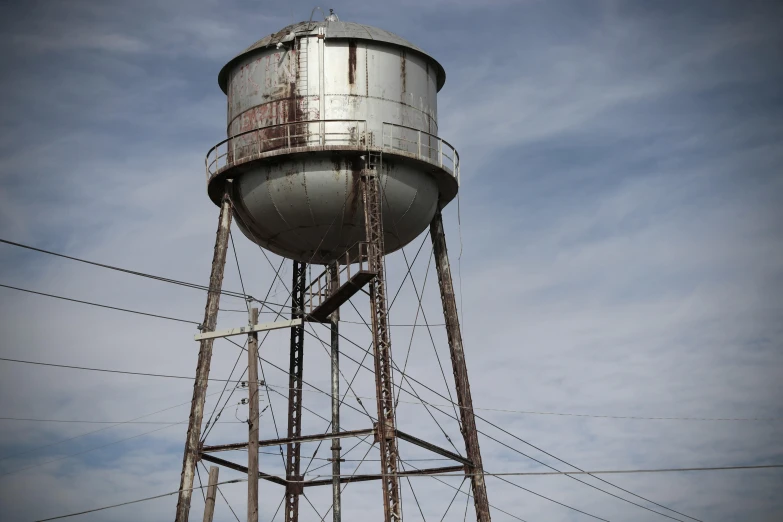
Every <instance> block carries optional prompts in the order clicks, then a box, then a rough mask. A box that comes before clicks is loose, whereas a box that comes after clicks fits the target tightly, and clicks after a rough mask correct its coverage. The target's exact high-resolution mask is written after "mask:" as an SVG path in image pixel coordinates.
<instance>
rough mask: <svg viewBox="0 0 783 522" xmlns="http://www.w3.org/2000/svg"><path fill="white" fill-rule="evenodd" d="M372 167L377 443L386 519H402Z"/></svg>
mask: <svg viewBox="0 0 783 522" xmlns="http://www.w3.org/2000/svg"><path fill="white" fill-rule="evenodd" d="M369 166H370V168H368V169H365V170H364V173H363V176H362V181H363V194H362V195H363V200H364V201H363V202H364V223H365V227H366V236H367V242H368V243H369V248H368V257H369V259H368V264H369V266H370V270H372V271H374V272H375V273H376V276H375V279H373V280H372V282H371V283H370V309H371V315H372V335H373V348H374V354H373V355H374V359H375V394H376V398H377V404H378V426H377V434H378V442H379V444H380V449H381V474H382V476H383V480H382V482H383V511H384V521H385V522H399V521H400V520H401V518H402V507H401V505H400V485H399V479H398V477H397V465H398V459H399V454H398V452H397V436H396V430H395V425H394V424H395V423H394V391H393V383H392V372H391V370H392V368H391V339H390V337H389V325H388V308H387V304H386V281H385V279H384V270H383V252H384V250H383V221H382V218H381V195H380V191H381V187H380V180H379V179H378V172H377V169H376V168H375V167H376V166H377V163H374V162H373V159H372V157H370V165H369Z"/></svg>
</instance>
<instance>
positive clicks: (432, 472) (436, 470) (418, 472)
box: [304, 466, 465, 487]
mask: <svg viewBox="0 0 783 522" xmlns="http://www.w3.org/2000/svg"><path fill="white" fill-rule="evenodd" d="M455 471H465V467H464V466H449V467H445V468H425V469H417V470H411V471H401V472H399V473H397V476H398V477H412V476H416V475H436V474H438V473H453V472H455ZM381 478H382V475H354V476H348V477H340V483H341V484H345V483H347V482H366V481H368V480H380V479H381ZM331 484H332V479H323V480H307V481H305V483H304V487H309V486H326V485H331Z"/></svg>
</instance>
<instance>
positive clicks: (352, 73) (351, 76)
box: [348, 41, 356, 85]
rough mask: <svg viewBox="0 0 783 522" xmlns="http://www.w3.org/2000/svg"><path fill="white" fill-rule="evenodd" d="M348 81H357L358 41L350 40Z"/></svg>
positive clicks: (350, 82)
mask: <svg viewBox="0 0 783 522" xmlns="http://www.w3.org/2000/svg"><path fill="white" fill-rule="evenodd" d="M348 83H349V84H351V85H354V84H355V83H356V42H353V41H351V42H348Z"/></svg>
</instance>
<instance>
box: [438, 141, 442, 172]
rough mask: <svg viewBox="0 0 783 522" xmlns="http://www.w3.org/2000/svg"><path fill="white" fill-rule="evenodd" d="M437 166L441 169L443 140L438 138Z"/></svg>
mask: <svg viewBox="0 0 783 522" xmlns="http://www.w3.org/2000/svg"><path fill="white" fill-rule="evenodd" d="M438 166H439V167H440V168H443V140H442V139H440V138H438Z"/></svg>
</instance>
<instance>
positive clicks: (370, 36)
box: [218, 20, 446, 93]
mask: <svg viewBox="0 0 783 522" xmlns="http://www.w3.org/2000/svg"><path fill="white" fill-rule="evenodd" d="M319 27H323V28H324V35H325V36H324V38H326V39H335V40H336V39H340V40H371V41H375V42H381V43H386V44H390V45H395V46H397V47H404V48H406V49H408V50H411V51H414V52H416V53H418V54H420V55H422V56H424V57H425V58H427V59H429V60H431V61H432V62H433V63H434V64H435V65H436V67H437V69H438V90H440V89H441V87H443V84H445V83H446V71H445V70H444V69H443V66H442V65H441V64H440V63H439V62H438V61H437V60H436V59H435V58H433V57H432V56H430V55H429V54H427V53H426V52H424V51H423V50H422V49H420V48H419V47H417V46H415V45H413V44H412V43H410V42H409V41H408V40H406V39H404V38H402V37H400V36H397V35H396V34H394V33H391V32H389V31H386V30H384V29H379V28H377V27H372V26H370V25H363V24H357V23H355V22H341V21H330V20H323V21H311V22H299V23H297V24H292V25H289V26H287V27H284V28H283V29H281V30H280V31H278V32H276V33H274V34H270V35H268V36H265V37H263V38H261V39H260V40H258V41H257V42H256V43H254V44H253V45H251V46H250V47H248V48H247V49H245V50H244V51H242V52H241V53H239V54H238V55H236V56H235V57H234V58H232V59H231V60H230V61H229V62H228V63H227V64H226V65H224V66H223V68H222V69H221V70H220V73H219V74H218V85H220V88H221V89H222V90H223V92H224V93H227V90H226V89H227V85H228V72H229V70H230V69H231V67H232V66H233V65H234V64H235V63H236V62H237V61H238V60H239V59H240V58H242V57H243V56H245V55H247V54H250V53H253V52H254V51H257V50H260V49H267V48H269V47H273V46H276V45H277V44H278V43H281V42H282V43H287V42H290V41H291V40H292V39H293V36H303V35H306V34H312V35H315V34H318V28H319Z"/></svg>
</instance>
